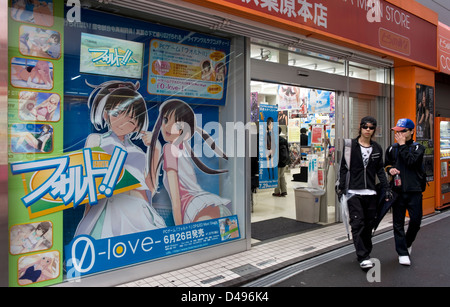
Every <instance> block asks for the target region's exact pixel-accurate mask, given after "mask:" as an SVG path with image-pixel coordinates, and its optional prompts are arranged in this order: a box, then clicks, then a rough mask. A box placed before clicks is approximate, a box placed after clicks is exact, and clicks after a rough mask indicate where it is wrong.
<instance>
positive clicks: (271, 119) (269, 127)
mask: <svg viewBox="0 0 450 307" xmlns="http://www.w3.org/2000/svg"><path fill="white" fill-rule="evenodd" d="M272 127H273V118H272V117H270V116H269V117H268V118H267V131H270V130H272Z"/></svg>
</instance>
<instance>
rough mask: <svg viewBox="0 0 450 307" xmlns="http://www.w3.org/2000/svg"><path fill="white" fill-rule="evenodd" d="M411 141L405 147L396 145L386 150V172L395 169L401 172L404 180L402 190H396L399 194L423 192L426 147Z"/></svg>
mask: <svg viewBox="0 0 450 307" xmlns="http://www.w3.org/2000/svg"><path fill="white" fill-rule="evenodd" d="M413 143H414V141H413V140H412V139H411V140H409V141H407V142H406V144H405V145H401V146H400V145H398V144H394V145H391V146H389V147H388V149H387V150H386V161H385V165H386V171H387V172H388V173H389V170H390V169H391V168H392V167H395V168H396V169H398V170H399V171H400V178H401V180H402V186H401V189H399V188H395V189H396V190H397V191H398V192H422V187H421V180H420V178H419V176H424V174H422V173H421V172H422V162H423V155H424V153H425V147H424V146H423V145H422V144H419V143H416V144H413Z"/></svg>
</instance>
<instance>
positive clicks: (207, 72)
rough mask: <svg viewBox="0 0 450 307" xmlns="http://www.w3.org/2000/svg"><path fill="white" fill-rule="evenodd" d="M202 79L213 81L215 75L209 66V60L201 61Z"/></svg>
mask: <svg viewBox="0 0 450 307" xmlns="http://www.w3.org/2000/svg"><path fill="white" fill-rule="evenodd" d="M201 66H202V71H201V73H202V75H201V77H202V80H203V81H214V80H215V79H216V77H215V76H214V70H213V69H212V67H211V62H210V61H208V60H205V61H203V62H202V65H201Z"/></svg>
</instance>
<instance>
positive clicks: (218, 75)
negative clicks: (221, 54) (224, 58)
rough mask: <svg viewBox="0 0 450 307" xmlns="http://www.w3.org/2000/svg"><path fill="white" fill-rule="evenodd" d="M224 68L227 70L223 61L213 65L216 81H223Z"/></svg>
mask: <svg viewBox="0 0 450 307" xmlns="http://www.w3.org/2000/svg"><path fill="white" fill-rule="evenodd" d="M226 70H227V68H226V66H225V64H224V63H222V62H220V63H217V65H216V67H215V72H216V81H217V82H224V81H225V75H226Z"/></svg>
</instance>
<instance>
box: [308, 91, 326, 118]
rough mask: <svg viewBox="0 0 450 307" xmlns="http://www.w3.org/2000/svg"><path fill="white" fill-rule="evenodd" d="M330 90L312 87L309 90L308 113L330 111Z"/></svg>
mask: <svg viewBox="0 0 450 307" xmlns="http://www.w3.org/2000/svg"><path fill="white" fill-rule="evenodd" d="M330 93H331V92H329V91H323V90H316V89H310V90H309V92H308V113H330V112H331V104H330Z"/></svg>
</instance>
